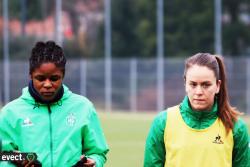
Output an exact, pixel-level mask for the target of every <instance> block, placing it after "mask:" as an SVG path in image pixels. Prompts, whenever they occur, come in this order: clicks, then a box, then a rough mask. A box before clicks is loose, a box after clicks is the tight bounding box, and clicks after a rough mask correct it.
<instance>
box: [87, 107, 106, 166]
mask: <svg viewBox="0 0 250 167" xmlns="http://www.w3.org/2000/svg"><path fill="white" fill-rule="evenodd" d="M82 136H83V152H84V153H85V155H86V156H87V157H89V158H91V159H93V160H95V162H96V167H102V166H104V163H105V162H106V154H107V153H108V151H109V148H108V146H107V143H106V140H105V137H104V134H103V131H102V128H101V124H100V121H99V118H98V116H97V113H96V111H95V108H94V107H93V105H92V106H91V107H90V111H89V118H88V123H87V125H86V126H85V127H83V135H82Z"/></svg>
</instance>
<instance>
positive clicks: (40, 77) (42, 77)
mask: <svg viewBox="0 0 250 167" xmlns="http://www.w3.org/2000/svg"><path fill="white" fill-rule="evenodd" d="M34 78H35V79H36V80H38V81H40V82H42V81H45V80H46V77H45V76H43V75H37V76H35V77H34Z"/></svg>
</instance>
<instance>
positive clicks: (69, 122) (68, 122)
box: [66, 113, 76, 126]
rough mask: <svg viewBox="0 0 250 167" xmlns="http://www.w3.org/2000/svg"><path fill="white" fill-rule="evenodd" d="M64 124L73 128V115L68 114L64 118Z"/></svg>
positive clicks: (74, 118) (74, 119)
mask: <svg viewBox="0 0 250 167" xmlns="http://www.w3.org/2000/svg"><path fill="white" fill-rule="evenodd" d="M66 123H67V125H69V126H74V125H75V123H76V117H75V115H74V114H73V113H69V115H68V116H67V117H66Z"/></svg>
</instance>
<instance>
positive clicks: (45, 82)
mask: <svg viewBox="0 0 250 167" xmlns="http://www.w3.org/2000/svg"><path fill="white" fill-rule="evenodd" d="M43 87H45V88H47V89H48V88H51V87H52V83H51V81H50V80H49V79H46V80H45V81H44V83H43Z"/></svg>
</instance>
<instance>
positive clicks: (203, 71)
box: [186, 65, 216, 82]
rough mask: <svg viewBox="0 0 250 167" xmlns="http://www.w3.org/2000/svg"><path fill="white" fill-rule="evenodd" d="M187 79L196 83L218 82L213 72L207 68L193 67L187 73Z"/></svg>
mask: <svg viewBox="0 0 250 167" xmlns="http://www.w3.org/2000/svg"><path fill="white" fill-rule="evenodd" d="M186 79H187V80H192V81H196V82H199V81H201V82H203V81H213V80H216V77H215V74H214V72H213V70H211V69H209V68H208V67H206V66H198V65H193V66H191V67H190V68H189V69H187V72H186Z"/></svg>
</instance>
